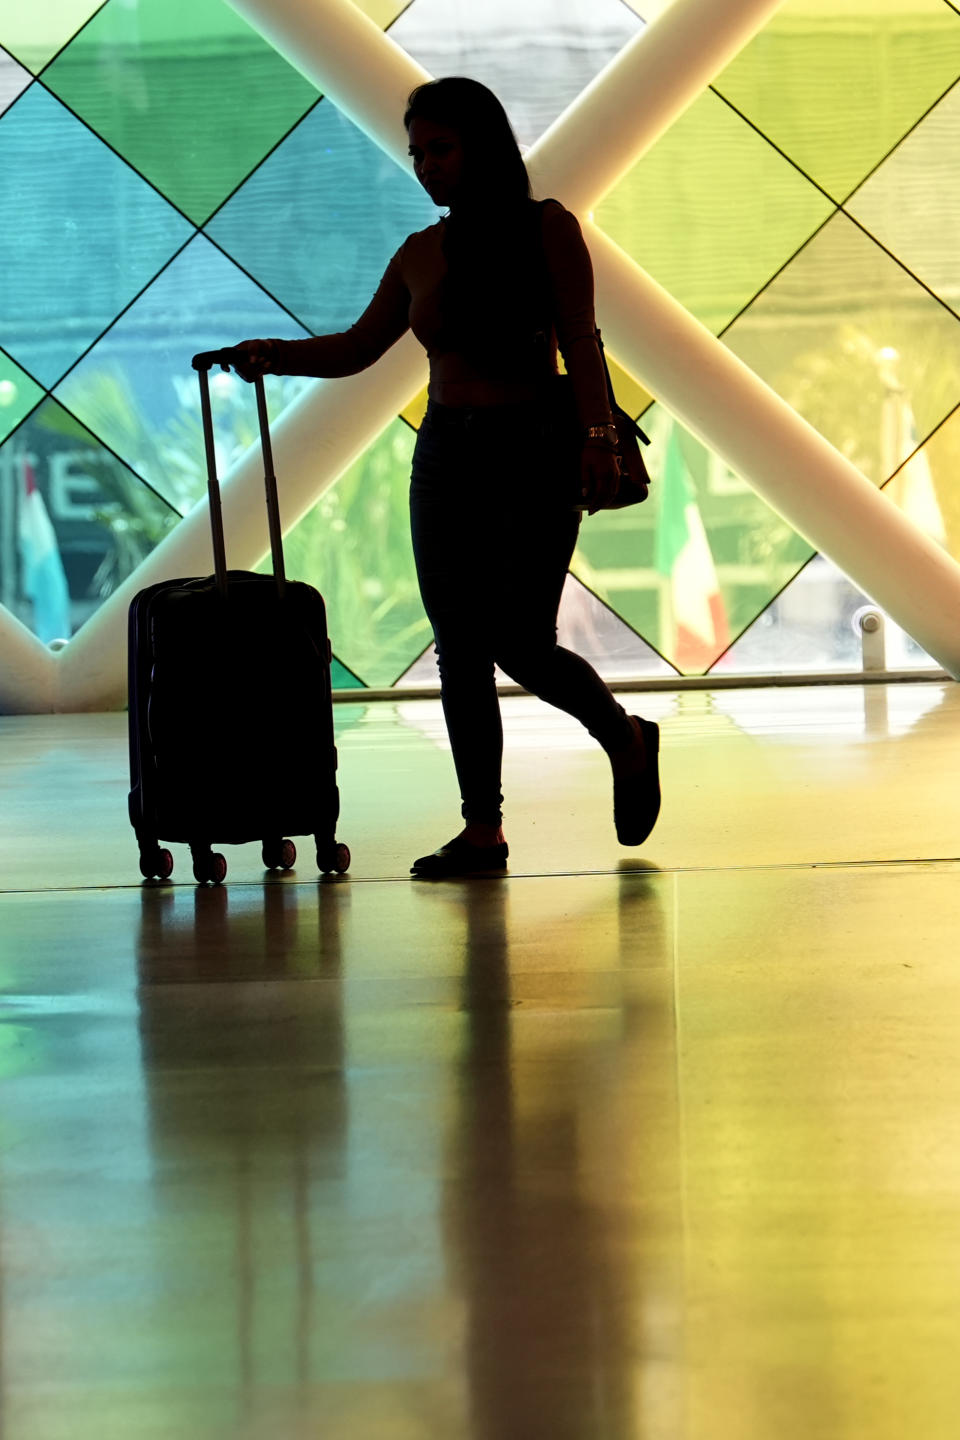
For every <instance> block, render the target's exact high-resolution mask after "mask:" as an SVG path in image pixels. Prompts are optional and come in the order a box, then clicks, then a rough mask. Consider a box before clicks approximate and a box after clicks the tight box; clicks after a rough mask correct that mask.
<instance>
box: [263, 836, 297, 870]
mask: <svg viewBox="0 0 960 1440" xmlns="http://www.w3.org/2000/svg"><path fill="white" fill-rule="evenodd" d="M260 853H261V855H262V856H263V864H264V868H265V869H267V870H292V869H293V867H294V865H296V863H297V847H296V845H294V843H293V841H292V840H265V841H264V842H263V849H262V850H261V852H260Z"/></svg>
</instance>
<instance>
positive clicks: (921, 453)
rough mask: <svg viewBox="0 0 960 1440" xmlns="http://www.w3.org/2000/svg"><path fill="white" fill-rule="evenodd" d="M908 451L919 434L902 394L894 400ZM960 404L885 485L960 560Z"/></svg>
mask: <svg viewBox="0 0 960 1440" xmlns="http://www.w3.org/2000/svg"><path fill="white" fill-rule="evenodd" d="M893 404H894V405H895V409H896V416H895V418H894V419H893V422H892V423H893V424H898V425H899V426H900V428H901V430H902V431H903V435H904V439H903V442H902V444H901V447H900V448H901V449H906V448H907V447H908V446H909V444H910V441H911V440H912V439H914V438H915V436H916V426H915V424H914V421H913V415H912V412H911V410H910V407H909V405H908V404H907V403H906V402H905V399H904V397H903V396H902V395H898V396H897V397H896V399H895V401H894V402H893ZM958 475H960V408H958V409H956V410H955V411H954V412H953V414H952V415H950V416H949V417H948V419H947V420H946V421H945V422H944V423H943V424H942V425H941V426H939V428H938V429H937V430H935V431H934V433H933V434H932V435H931V436H930V439H929V440H928V441H927V442H926V444H925V445H923V446H922V447H921V448H920V449H919V450H916V451H915V452H914V453H913V454H912V455H911V456H910V458H909V459H908V460H907V461H906V462H905V463H904V464H903V465H902V466H901V467H900V469H899V470H898V471H897V472H896V474H895V475H894V476H892V478H891V479H890V480H888V481H887V483H886V484H885V485H884V487H883V493H884V494H885V495H888V496H889V497H890V499H891V500H892V501H893V502H894V504H895V505H898V506H899V507H900V509H901V510H902V511H903V512H904V514H905V515H906V516H907V517H908V518H909V519H910V520H912V521H913V523H914V525H917V526H918V527H919V528H920V529H921V530H923V531H924V533H925V534H927V535H929V536H930V538H931V539H932V540H936V541H937V543H938V544H939V545H943V546H944V548H945V549H946V550H948V551H949V552H950V554H951V555H952V556H953V558H954V559H955V560H957V561H960V484H958V483H957V477H958Z"/></svg>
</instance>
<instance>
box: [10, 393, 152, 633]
mask: <svg viewBox="0 0 960 1440" xmlns="http://www.w3.org/2000/svg"><path fill="white" fill-rule="evenodd" d="M0 497H2V501H3V503H2V505H0V599H2V601H3V603H4V604H5V605H6V606H7V608H8V609H10V610H12V611H13V613H14V614H15V615H16V616H17V617H18V618H19V619H20V620H21V621H22V622H23V623H24V624H25V625H27V626H28V627H29V628H30V629H32V630H33V631H34V633H35V634H37V635H39V636H40V638H41V639H42V640H44V641H49V640H53V639H68V638H69V637H70V635H71V634H72V633H73V632H74V631H76V630H77V629H78V628H79V626H80V625H82V624H83V622H84V620H86V619H87V618H88V617H89V616H90V615H92V614H93V612H94V611H95V610H96V609H98V608H99V606H100V605H101V604H102V603H103V601H104V600H105V599H106V597H107V596H108V595H109V594H111V593H112V591H114V590H115V589H116V588H117V586H118V585H120V584H121V583H122V582H123V581H124V580H125V579H126V578H127V576H128V575H130V574H132V572H133V571H134V570H135V569H136V568H137V566H138V565H139V564H140V563H141V561H143V560H144V559H145V558H146V556H147V555H149V553H150V551H151V550H152V549H153V548H154V546H155V545H157V544H158V543H159V542H160V541H161V540H162V539H163V538H164V536H165V535H166V534H167V533H168V532H169V531H170V530H171V529H172V528H173V526H174V525H175V524H176V522H177V520H178V518H179V517H178V515H177V514H176V512H175V511H174V510H172V509H171V507H170V506H168V505H166V504H165V503H164V501H163V500H161V499H160V498H159V496H157V495H155V494H154V493H153V491H152V490H150V489H149V487H148V486H146V485H144V484H143V482H142V481H141V480H140V479H139V478H138V477H137V476H136V475H134V474H133V473H132V471H130V470H129V469H128V468H127V466H126V465H123V464H121V462H120V461H119V460H117V459H116V457H115V456H113V455H111V454H110V453H109V451H107V450H105V449H104V448H103V446H102V445H100V444H99V443H98V442H97V439H96V437H95V436H93V435H91V434H90V432H89V431H88V430H87V429H85V428H84V426H82V425H80V424H78V422H77V421H76V420H75V419H74V418H73V416H71V415H68V414H67V413H66V411H65V410H64V409H63V408H62V407H61V406H60V405H58V404H57V403H56V401H55V400H50V399H47V400H45V401H44V402H43V404H42V405H39V406H38V407H37V409H36V410H34V412H33V414H32V415H30V416H28V418H27V419H26V420H25V421H24V423H23V424H22V425H21V426H20V428H19V429H18V430H16V431H15V432H14V433H13V435H11V436H10V438H9V439H8V440H7V441H6V442H5V443H4V444H3V445H2V446H0Z"/></svg>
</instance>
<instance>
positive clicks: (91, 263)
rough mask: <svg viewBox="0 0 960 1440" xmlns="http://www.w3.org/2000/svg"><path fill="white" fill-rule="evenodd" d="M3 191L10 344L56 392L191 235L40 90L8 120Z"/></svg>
mask: <svg viewBox="0 0 960 1440" xmlns="http://www.w3.org/2000/svg"><path fill="white" fill-rule="evenodd" d="M0 190H2V191H3V193H4V195H5V197H7V198H6V201H5V207H6V209H7V213H8V217H9V215H13V214H15V215H16V217H17V222H16V224H10V223H7V224H5V225H3V226H0V274H2V275H3V286H2V289H0V337H2V340H3V346H4V349H6V350H7V351H8V352H9V353H10V354H11V355H12V356H13V358H14V359H15V360H16V361H17V362H18V364H20V365H22V366H23V368H24V369H25V370H27V371H29V373H30V374H31V375H33V376H34V377H35V379H37V380H39V381H41V383H42V384H44V385H46V386H47V387H50V386H52V385H54V384H55V383H56V381H57V380H59V378H60V377H61V375H62V374H63V373H64V371H65V370H66V369H67V367H68V366H69V365H71V364H72V363H73V362H74V361H75V360H76V358H77V356H78V355H79V354H80V353H81V352H82V351H83V350H85V349H86V347H87V346H88V345H90V344H91V343H92V341H94V340H95V339H96V337H97V335H99V334H100V332H101V331H102V330H103V329H104V328H105V326H107V325H108V324H109V323H110V322H111V321H112V320H113V319H114V317H115V316H116V314H117V313H118V311H119V310H121V309H122V308H123V306H124V305H126V304H128V303H129V302H130V301H131V300H132V299H133V297H134V295H135V294H136V293H137V291H138V290H140V289H141V288H142V286H144V285H145V284H147V282H148V281H149V280H151V279H152V278H153V276H154V275H155V274H156V273H157V271H158V270H159V269H160V267H161V266H162V265H164V264H165V263H166V261H167V260H169V259H170V256H171V255H172V254H173V253H174V252H175V250H176V249H177V248H178V246H180V245H182V244H183V242H184V241H185V240H186V239H187V238H188V236H189V235H190V233H191V227H190V226H189V225H188V224H187V222H186V221H185V220H184V219H183V218H182V216H180V215H178V214H177V212H176V211H175V210H173V209H171V207H170V206H169V205H168V204H167V203H166V201H165V200H162V199H161V198H160V196H159V195H157V194H156V192H155V191H153V190H151V188H150V186H149V185H147V184H145V183H144V181H143V180H141V179H140V177H139V176H137V175H135V174H134V172H133V171H132V170H131V169H130V168H129V166H127V165H125V164H124V163H123V161H122V160H119V159H118V158H117V156H116V155H114V154H113V153H112V152H111V151H110V150H109V149H108V148H107V146H106V145H104V144H103V142H102V141H100V140H98V139H97V137H96V136H95V135H92V134H91V133H90V131H89V130H88V129H87V128H86V126H85V125H82V124H81V123H80V121H79V120H77V119H75V118H74V116H72V115H71V114H70V113H69V111H67V110H65V109H64V108H63V106H62V105H61V104H60V103H59V101H57V100H55V99H54V98H53V97H52V96H51V95H48V94H47V92H46V91H45V90H44V89H42V87H41V86H39V85H33V86H31V88H30V89H29V90H28V91H27V92H26V94H25V95H22V96H21V98H20V99H19V100H18V101H17V103H16V104H15V105H13V106H11V108H10V109H9V110H8V111H7V112H6V114H5V115H3V116H0Z"/></svg>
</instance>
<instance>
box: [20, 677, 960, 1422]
mask: <svg viewBox="0 0 960 1440" xmlns="http://www.w3.org/2000/svg"><path fill="white" fill-rule="evenodd" d="M633 698H634V699H636V700H638V701H639V700H641V699H642V702H643V703H642V709H643V712H644V713H645V714H647V715H649V716H650V717H651V718H654V719H657V720H659V721H660V722H661V726H662V732H663V744H664V779H665V793H666V808H665V811H664V816H663V819H662V821H661V824H660V825H659V826H658V828H657V830H656V831H655V832H654V835H653V837H652V838H651V840H650V842H649V843H648V845H647V846H646V847H644V849H643V851H642V853H640V854H634V853H633V852H626V851H622V850H620V849H619V847H618V846H617V845H616V841H615V839H614V837H613V835H612V828H611V825H610V819H609V813H608V812H609V799H608V790H609V781H608V772H607V767H606V762H605V760H604V759H603V757H602V756H601V755H599V754H598V753H597V752H595V751H594V750H593V749H592V747H591V746H590V743H589V742H586V743H585V742H584V741H583V740H582V739H581V736H580V734H579V733H578V731H577V728H576V726H575V725H574V724H573V723H572V722H571V721H569V720H567V719H566V718H565V717H563V716H559V715H556V714H554V713H553V712H550V711H548V710H547V709H545V708H544V707H542V706H540V705H538V704H537V702H534V701H531V700H524V699H511V700H507V701H505V703H504V713H505V725H506V732H507V745H508V752H507V765H506V783H507V793H508V799H509V808H508V834H509V839H510V842H511V847H512V855H511V870H510V873H509V875H508V877H506V878H504V879H499V880H498V879H494V880H476V881H473V882H447V883H439V884H430V883H424V882H411V881H409V879H408V878H407V866H408V864H409V860H410V858H412V856H414V855H416V854H419V853H421V852H422V851H423V850H424V849H427V848H432V847H433V846H434V845H435V844H437V843H439V842H440V841H442V840H443V839H445V838H448V836H449V835H450V834H452V833H453V831H454V829H455V828H456V813H457V807H456V801H455V796H454V791H453V783H452V777H451V774H450V759H449V754H448V753H447V752H446V751H445V749H444V745H443V739H442V727H441V724H440V718H439V707H438V706H437V705H436V703H435V702H430V701H418V702H409V703H404V704H400V705H391V704H386V703H382V704H378V705H371V706H369V707H366V708H364V707H363V706H359V705H345V706H342V707H339V709H338V730H339V732H340V739H339V745H340V756H341V787H342V795H343V823H342V826H341V838H343V839H344V840H346V841H347V842H348V843H349V844H350V846H351V848H352V849H353V852H354V865H353V868H352V871H351V874H350V876H349V877H345V878H341V879H331V880H328V881H326V882H318V880H317V878H316V876H315V875H314V874H313V873H312V871H311V869H310V867H309V866H302V867H301V868H300V869H299V870H298V871H296V872H295V873H293V874H292V875H289V876H287V877H285V878H283V879H269V880H265V879H264V876H263V873H262V871H261V870H260V869H259V865H258V855H257V854H256V852H255V850H254V847H252V846H251V847H248V848H247V850H245V851H240V850H233V851H228V855H229V858H230V866H231V869H230V877H229V879H228V884H227V886H226V887H224V888H222V889H218V890H213V889H197V888H195V887H194V885H193V883H192V879H191V877H190V870H189V865H188V864H187V863H186V860H185V855H184V852H183V851H182V850H181V851H179V852H178V857H177V858H178V865H177V870H176V872H175V876H174V879H175V881H178V882H179V883H175V884H169V885H141V883H140V881H139V876H138V874H137V866H136V851H135V847H134V845H133V843H132V837H131V835H130V833H129V832H128V830H127V827H126V816H125V793H126V776H125V765H126V751H125V731H124V726H125V722H124V717H122V716H87V717H50V718H36V719H7V720H3V721H0V784H2V792H0V793H2V799H3V805H2V812H0V813H2V823H0V888H2V892H3V893H2V894H0V1436H2V1437H3V1440H61V1437H62V1440H67V1437H69V1440H88V1437H91V1440H92V1437H97V1440H146V1437H149V1440H181V1437H182V1440H214V1437H215V1440H260V1437H270V1440H301V1437H304V1440H305V1437H311V1440H312V1437H315V1436H317V1437H320V1436H322V1437H323V1440H341V1437H343V1440H346V1437H350V1440H368V1437H369V1440H434V1437H436V1440H541V1437H542V1440H801V1437H802V1440H948V1437H950V1440H953V1437H955V1436H956V1435H957V1432H958V1423H960V1422H958V1418H957V1417H958V1414H960V1380H958V1378H957V1374H958V1372H957V1369H956V1354H957V1347H958V1343H960V1283H958V1279H957V1275H958V1267H960V1144H958V1135H960V945H958V941H957V934H958V921H960V862H958V860H956V859H955V858H954V857H956V856H958V855H960V691H958V689H957V687H955V686H953V685H943V684H930V683H925V684H911V685H904V686H900V687H870V688H867V689H859V688H847V687H836V688H830V689H810V690H799V691H798V690H773V691H729V692H723V693H718V694H707V693H687V694H682V695H679V696H670V695H662V694H659V695H655V696H645V697H633ZM631 708H636V707H635V706H634V707H631ZM305 848H306V847H305Z"/></svg>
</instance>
